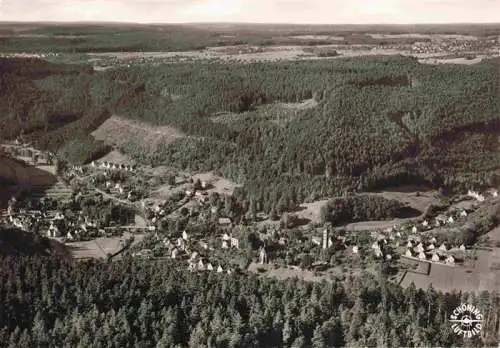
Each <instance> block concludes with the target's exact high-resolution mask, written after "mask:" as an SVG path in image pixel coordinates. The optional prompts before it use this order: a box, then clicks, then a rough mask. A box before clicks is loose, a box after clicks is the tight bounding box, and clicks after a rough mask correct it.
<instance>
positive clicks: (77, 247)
mask: <svg viewBox="0 0 500 348" xmlns="http://www.w3.org/2000/svg"><path fill="white" fill-rule="evenodd" d="M131 236H133V237H134V243H133V244H136V243H139V242H140V241H141V240H142V239H144V236H145V234H133V235H132V234H131V233H129V232H125V233H124V234H123V237H109V238H108V237H101V238H97V239H94V240H91V241H87V242H74V243H67V246H68V248H69V249H70V250H71V253H72V255H73V258H75V259H87V258H94V259H99V258H106V257H107V255H108V254H113V253H116V252H117V251H119V250H120V249H121V248H122V247H123V243H124V241H126V240H127V239H128V238H130V237H131Z"/></svg>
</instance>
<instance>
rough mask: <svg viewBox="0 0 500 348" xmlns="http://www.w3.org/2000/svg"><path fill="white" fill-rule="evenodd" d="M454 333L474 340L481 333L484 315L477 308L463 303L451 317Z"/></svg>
mask: <svg viewBox="0 0 500 348" xmlns="http://www.w3.org/2000/svg"><path fill="white" fill-rule="evenodd" d="M449 321H450V323H452V325H451V328H452V329H453V332H454V333H456V334H457V335H459V336H463V337H464V338H472V337H474V336H476V335H477V334H479V333H480V332H481V329H482V328H483V327H482V322H483V314H482V313H481V312H480V311H479V309H478V308H477V307H476V306H473V305H471V304H464V303H462V304H461V305H460V306H458V307H457V308H455V309H454V310H453V312H452V313H451V315H450V320H449Z"/></svg>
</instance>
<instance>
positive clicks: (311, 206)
mask: <svg viewBox="0 0 500 348" xmlns="http://www.w3.org/2000/svg"><path fill="white" fill-rule="evenodd" d="M327 203H328V199H324V200H319V201H314V202H310V203H303V204H301V205H300V207H299V209H300V210H299V211H298V212H296V213H294V214H293V215H294V216H296V217H297V219H298V220H301V221H309V222H310V223H313V224H317V223H320V222H321V207H323V206H324V205H326V204H327Z"/></svg>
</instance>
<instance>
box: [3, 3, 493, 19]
mask: <svg viewBox="0 0 500 348" xmlns="http://www.w3.org/2000/svg"><path fill="white" fill-rule="evenodd" d="M499 13H500V1H499V0H475V1H474V2H471V1H470V0H417V1H415V0H349V1H341V0H0V21H8V22H63V23H67V22H105V23H137V24H197V23H198V24H199V23H248V24H290V25H294V24H295V25H316V24H317V25H336V24H338V25H346V24H357V25H375V24H381V25H391V24H393V25H398V24H401V25H412V24H416V23H419V24H457V23H477V24H483V23H498V22H499V21H500V16H499Z"/></svg>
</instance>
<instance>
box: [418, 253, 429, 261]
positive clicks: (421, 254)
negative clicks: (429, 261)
mask: <svg viewBox="0 0 500 348" xmlns="http://www.w3.org/2000/svg"><path fill="white" fill-rule="evenodd" d="M418 258H419V259H420V260H425V259H426V258H427V257H426V256H425V254H424V252H423V251H421V252H419V253H418Z"/></svg>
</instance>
